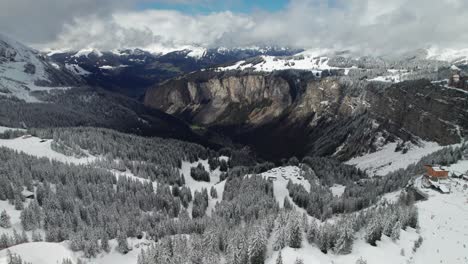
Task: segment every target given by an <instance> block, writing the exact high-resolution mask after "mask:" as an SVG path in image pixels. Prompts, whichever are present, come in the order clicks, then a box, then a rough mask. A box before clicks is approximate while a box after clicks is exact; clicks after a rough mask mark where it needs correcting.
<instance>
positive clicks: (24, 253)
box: [0, 242, 76, 264]
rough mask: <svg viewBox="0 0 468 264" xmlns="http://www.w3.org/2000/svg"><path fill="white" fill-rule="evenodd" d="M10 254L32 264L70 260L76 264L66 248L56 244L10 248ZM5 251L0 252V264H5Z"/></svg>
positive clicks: (24, 245) (51, 263) (47, 263)
mask: <svg viewBox="0 0 468 264" xmlns="http://www.w3.org/2000/svg"><path fill="white" fill-rule="evenodd" d="M9 250H10V251H11V252H12V253H15V254H18V255H20V256H21V258H22V259H23V260H24V261H27V262H31V263H34V264H55V263H62V260H63V259H66V258H67V259H70V260H72V261H73V262H74V263H76V258H75V257H74V256H73V252H71V251H70V250H69V249H68V248H67V247H66V246H64V245H63V244H58V243H47V242H37V243H27V244H21V245H17V246H13V247H10V248H9ZM7 263H8V262H7V250H2V251H0V264H7Z"/></svg>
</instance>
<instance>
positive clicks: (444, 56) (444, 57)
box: [426, 47, 468, 64]
mask: <svg viewBox="0 0 468 264" xmlns="http://www.w3.org/2000/svg"><path fill="white" fill-rule="evenodd" d="M426 51H427V57H426V58H427V59H430V60H441V61H447V62H450V63H452V64H468V48H464V49H441V48H436V47H432V48H429V49H427V50H426Z"/></svg>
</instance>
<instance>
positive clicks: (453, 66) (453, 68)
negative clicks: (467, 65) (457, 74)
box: [450, 65, 461, 71]
mask: <svg viewBox="0 0 468 264" xmlns="http://www.w3.org/2000/svg"><path fill="white" fill-rule="evenodd" d="M450 69H451V70H452V71H461V70H460V68H458V67H457V66H456V65H452V67H450Z"/></svg>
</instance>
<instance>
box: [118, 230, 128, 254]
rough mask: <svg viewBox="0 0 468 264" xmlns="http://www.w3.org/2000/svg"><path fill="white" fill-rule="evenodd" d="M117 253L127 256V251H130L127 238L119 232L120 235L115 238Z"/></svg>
mask: <svg viewBox="0 0 468 264" xmlns="http://www.w3.org/2000/svg"><path fill="white" fill-rule="evenodd" d="M117 251H118V252H120V253H122V254H127V253H128V251H130V248H129V247H128V241H127V237H126V236H125V234H124V232H120V234H119V235H118V236H117Z"/></svg>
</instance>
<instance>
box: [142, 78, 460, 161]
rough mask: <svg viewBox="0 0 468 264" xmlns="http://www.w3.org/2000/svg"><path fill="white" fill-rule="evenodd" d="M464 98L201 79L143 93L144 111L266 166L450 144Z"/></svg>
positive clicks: (309, 83) (376, 86) (300, 82)
mask: <svg viewBox="0 0 468 264" xmlns="http://www.w3.org/2000/svg"><path fill="white" fill-rule="evenodd" d="M467 95H468V94H466V93H463V92H460V91H456V90H452V89H444V88H442V87H438V86H434V85H432V84H431V83H430V82H428V81H413V82H405V83H401V84H396V85H391V84H384V83H376V82H368V81H355V80H352V79H350V78H347V77H328V78H324V79H321V80H317V79H315V78H314V77H313V76H311V75H310V74H308V73H305V72H299V73H298V72H282V73H270V74H259V73H250V74H249V73H212V72H201V73H195V74H191V75H188V76H185V77H182V78H179V79H175V80H171V81H168V82H166V83H164V84H162V85H161V86H158V87H154V88H153V89H150V90H149V91H148V92H147V94H146V97H145V104H146V105H147V106H151V107H154V108H158V109H161V110H164V111H166V112H167V113H170V114H173V115H176V116H178V117H180V118H183V119H185V120H186V121H188V122H191V123H194V124H197V125H202V126H205V127H209V128H213V129H216V130H217V131H219V132H221V133H223V134H225V135H228V136H230V137H231V138H233V139H234V140H235V141H238V142H242V143H244V144H249V145H251V146H253V147H254V148H256V149H257V150H259V151H260V153H262V154H264V155H265V157H267V158H274V159H276V158H280V157H282V156H284V157H287V156H291V155H297V156H303V155H320V156H324V155H326V156H336V157H338V158H341V159H347V158H349V157H352V156H354V155H357V154H361V153H363V152H366V151H369V150H370V151H372V150H373V149H375V148H376V147H377V145H376V144H377V138H380V140H381V138H382V137H383V138H384V139H385V140H395V139H396V138H401V139H404V140H412V141H417V139H418V138H421V139H423V140H428V141H437V142H439V143H441V144H451V143H455V142H458V141H459V140H460V137H463V136H464V135H466V134H467V128H468V116H467V114H468V112H467V109H468V105H467V102H468V100H467Z"/></svg>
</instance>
